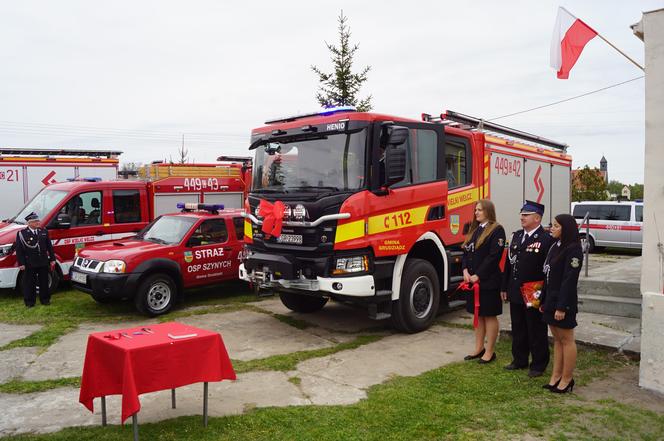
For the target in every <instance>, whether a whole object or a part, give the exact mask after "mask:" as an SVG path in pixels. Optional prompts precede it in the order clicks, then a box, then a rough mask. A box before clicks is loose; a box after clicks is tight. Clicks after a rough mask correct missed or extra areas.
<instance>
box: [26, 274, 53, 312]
mask: <svg viewBox="0 0 664 441" xmlns="http://www.w3.org/2000/svg"><path fill="white" fill-rule="evenodd" d="M37 283H39V301H40V302H41V303H42V305H43V304H45V303H49V302H50V301H51V293H50V292H49V290H48V266H39V267H29V266H27V265H26V267H25V271H23V301H24V302H25V304H26V306H33V305H34V304H35V302H36V300H37Z"/></svg>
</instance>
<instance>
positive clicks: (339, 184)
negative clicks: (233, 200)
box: [240, 109, 571, 332]
mask: <svg viewBox="0 0 664 441" xmlns="http://www.w3.org/2000/svg"><path fill="white" fill-rule="evenodd" d="M250 149H255V150H256V156H255V159H254V164H253V166H254V169H253V173H254V175H253V185H252V190H251V192H250V194H249V196H248V198H247V201H246V203H245V243H246V247H247V249H246V251H247V254H246V258H245V260H244V262H243V264H242V265H241V266H240V278H241V279H243V280H247V281H249V282H252V283H253V284H254V286H255V287H256V288H258V289H259V290H270V291H274V292H278V293H279V295H280V297H281V300H282V302H283V303H284V304H285V305H286V306H287V307H288V308H290V309H292V310H295V311H301V312H311V311H315V310H318V309H320V308H322V307H323V306H324V305H325V303H326V302H327V300H328V298H335V299H338V300H342V301H351V302H355V303H364V304H366V305H367V306H368V310H369V315H370V317H372V318H376V319H380V318H387V317H391V318H392V321H393V324H394V325H395V326H396V328H398V329H400V330H402V331H405V332H417V331H420V330H423V329H426V328H427V327H428V326H430V325H431V323H432V321H433V320H434V318H435V315H436V313H437V311H438V309H439V306H440V305H441V303H443V304H444V303H447V302H448V294H450V293H452V292H453V291H454V290H455V289H456V287H457V286H458V284H459V282H460V281H461V280H462V276H461V268H460V266H461V255H462V252H461V249H460V243H461V242H462V241H463V230H464V225H465V224H467V223H469V222H470V221H471V220H472V217H473V209H474V205H475V202H476V201H477V200H479V199H480V198H490V199H492V200H493V201H494V202H495V204H496V208H497V215H498V219H499V221H500V222H501V223H502V224H503V225H504V226H505V228H506V230H507V231H508V234H509V232H510V231H514V230H516V229H518V212H519V208H520V207H521V205H522V204H523V201H524V199H530V200H535V201H538V202H541V203H543V204H545V205H546V207H547V210H546V215H545V217H544V221H543V222H544V223H545V224H546V223H549V222H550V220H551V215H552V213H553V214H556V213H563V212H565V213H567V212H569V207H570V167H571V157H570V156H568V155H567V154H566V153H565V150H566V145H565V144H560V143H557V142H554V141H551V140H548V139H545V138H542V137H538V136H534V135H531V134H527V133H524V132H520V131H517V130H513V129H510V128H507V127H504V126H501V125H497V124H492V123H489V122H485V121H482V120H480V119H477V118H472V117H468V116H466V115H462V114H459V113H456V112H451V111H448V112H446V113H444V114H442V115H441V116H440V117H436V118H434V117H431V116H430V115H426V114H424V115H422V121H417V120H411V119H404V118H398V117H394V116H388V115H381V114H375V113H360V112H355V111H353V110H351V109H336V110H330V111H326V112H323V113H316V114H309V115H304V116H294V117H288V118H283V119H279V120H274V121H268V122H266V125H265V126H264V127H260V128H257V129H255V130H253V132H252V144H251V146H250Z"/></svg>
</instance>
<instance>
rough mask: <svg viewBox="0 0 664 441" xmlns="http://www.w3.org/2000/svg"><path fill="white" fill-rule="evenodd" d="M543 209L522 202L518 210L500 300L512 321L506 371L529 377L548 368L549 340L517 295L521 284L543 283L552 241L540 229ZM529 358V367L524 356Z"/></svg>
mask: <svg viewBox="0 0 664 441" xmlns="http://www.w3.org/2000/svg"><path fill="white" fill-rule="evenodd" d="M543 215H544V205H542V204H539V203H537V202H533V201H526V202H525V204H524V205H523V207H522V208H521V226H522V227H523V229H521V230H518V231H515V232H514V233H513V234H512V239H511V240H510V243H509V251H508V259H507V260H506V262H505V272H504V273H503V284H502V290H501V296H502V298H503V301H507V300H509V302H510V315H511V318H512V362H511V363H510V364H508V365H507V366H505V369H507V370H514V369H525V368H527V367H529V366H530V370H529V372H528V376H529V377H539V376H540V375H542V374H543V373H544V371H545V370H546V366H547V365H548V364H549V340H548V333H547V327H546V324H545V323H544V322H543V321H542V313H541V312H539V308H534V307H528V306H527V305H526V303H525V302H524V300H523V297H522V295H521V286H522V285H523V284H524V283H525V282H535V281H543V280H544V261H545V260H546V255H547V253H548V252H549V248H550V247H551V245H552V244H553V242H554V240H553V238H552V237H551V236H550V235H549V233H547V232H546V231H544V228H542V226H541V222H542V216H543ZM529 355H530V356H531V357H532V359H531V361H530V365H529V364H528V356H529Z"/></svg>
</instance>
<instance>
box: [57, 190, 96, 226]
mask: <svg viewBox="0 0 664 441" xmlns="http://www.w3.org/2000/svg"><path fill="white" fill-rule="evenodd" d="M101 210H102V197H101V191H88V192H86V193H79V194H77V195H76V196H74V197H72V198H71V199H69V201H67V203H66V204H65V205H64V206H63V207H62V208H61V209H60V213H63V214H67V215H69V218H70V219H71V226H72V227H82V226H86V225H101V213H102V211H101Z"/></svg>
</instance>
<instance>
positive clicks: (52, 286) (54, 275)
mask: <svg viewBox="0 0 664 441" xmlns="http://www.w3.org/2000/svg"><path fill="white" fill-rule="evenodd" d="M60 280H62V277H61V276H60V271H59V270H58V268H57V266H56V268H55V269H54V270H53V271H49V272H48V290H49V292H50V293H51V295H52V294H53V293H54V292H56V291H57V290H58V286H59V285H60Z"/></svg>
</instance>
